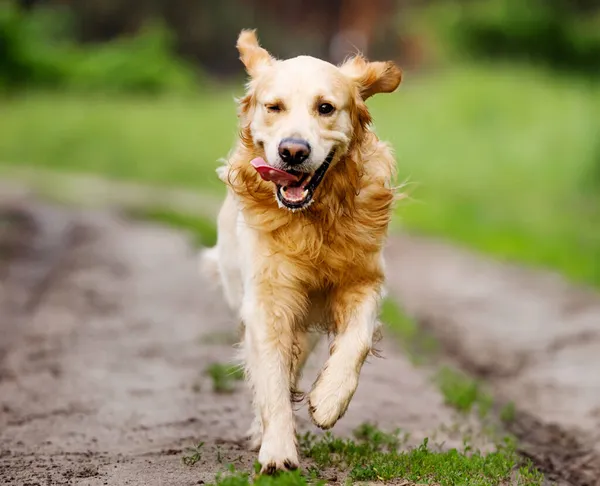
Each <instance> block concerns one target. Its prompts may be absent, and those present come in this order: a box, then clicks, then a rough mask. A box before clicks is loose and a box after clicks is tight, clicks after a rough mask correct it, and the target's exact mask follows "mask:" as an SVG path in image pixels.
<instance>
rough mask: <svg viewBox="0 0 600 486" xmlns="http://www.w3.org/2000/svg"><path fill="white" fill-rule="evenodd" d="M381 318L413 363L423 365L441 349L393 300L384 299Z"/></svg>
mask: <svg viewBox="0 0 600 486" xmlns="http://www.w3.org/2000/svg"><path fill="white" fill-rule="evenodd" d="M380 316H381V321H382V322H384V323H385V324H386V325H387V326H388V327H389V328H390V329H391V330H392V332H393V333H394V334H396V336H398V338H399V339H400V342H401V344H402V346H403V347H404V349H405V350H406V352H407V353H408V355H409V356H410V359H411V360H412V361H413V363H415V364H422V363H423V362H426V361H427V360H428V359H430V358H431V357H432V356H433V355H435V353H436V351H437V350H438V348H439V343H438V342H437V341H436V339H435V338H434V337H433V336H431V335H430V334H428V333H427V332H425V330H423V329H422V328H421V327H419V325H418V324H417V323H415V321H414V320H412V319H411V318H409V317H408V316H407V315H406V314H405V313H404V312H403V311H402V309H401V308H400V307H399V306H398V304H396V302H394V301H393V300H392V299H390V298H386V299H384V301H383V303H382V306H381V314H380Z"/></svg>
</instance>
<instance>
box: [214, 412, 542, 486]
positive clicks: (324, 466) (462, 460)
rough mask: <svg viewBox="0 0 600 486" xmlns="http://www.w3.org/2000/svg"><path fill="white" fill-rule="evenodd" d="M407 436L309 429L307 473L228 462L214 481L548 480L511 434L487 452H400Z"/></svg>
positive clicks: (233, 484) (535, 484)
mask: <svg viewBox="0 0 600 486" xmlns="http://www.w3.org/2000/svg"><path fill="white" fill-rule="evenodd" d="M407 439H408V437H407V436H403V435H402V433H401V432H400V431H396V432H394V433H386V432H383V431H381V430H379V429H378V428H377V427H376V426H374V425H372V424H368V423H367V424H363V425H361V426H360V427H359V428H357V429H356V430H355V431H354V439H341V438H336V437H334V436H333V435H332V434H331V433H329V432H328V433H326V434H324V435H323V436H321V437H317V436H316V435H314V434H311V433H306V434H304V435H303V436H301V437H300V438H299V443H300V448H301V451H302V454H303V456H304V457H305V458H306V460H307V461H309V462H310V464H309V465H307V467H306V469H305V472H304V473H301V472H300V471H293V472H283V473H280V474H278V475H276V476H272V477H271V476H259V475H258V473H259V471H260V465H258V463H256V464H255V467H254V471H253V472H254V478H253V477H252V475H251V474H249V473H244V472H240V471H236V470H235V468H234V467H233V466H229V468H228V471H229V472H228V473H227V474H219V475H217V477H216V481H215V483H214V485H215V486H245V485H249V484H257V485H265V486H266V485H281V486H287V485H289V486H292V485H307V484H311V485H312V484H318V485H322V484H325V482H324V481H323V472H324V471H330V472H331V470H332V469H335V470H337V471H339V472H341V473H342V474H344V475H346V474H347V477H346V480H345V482H346V484H352V483H355V482H363V481H384V482H387V481H394V482H397V481H399V480H400V481H403V484H405V483H404V481H405V482H406V484H408V482H410V484H438V485H441V486H451V485H452V486H454V485H469V486H496V485H499V484H506V483H507V482H509V481H515V480H516V481H517V484H519V485H522V486H540V485H541V484H542V481H543V477H542V475H541V474H540V473H539V472H538V471H537V470H536V469H535V468H534V467H533V466H532V464H531V462H526V463H522V462H521V461H520V458H519V456H518V455H517V453H516V447H515V442H514V441H513V440H512V439H509V438H505V439H504V440H503V441H502V442H501V443H499V445H498V446H497V449H496V451H494V452H491V453H488V454H483V453H481V452H480V451H477V450H473V449H472V448H471V447H470V446H469V445H468V444H467V443H465V446H464V448H463V450H460V451H459V450H458V449H451V450H449V451H437V450H432V449H431V448H430V446H429V441H428V439H425V440H424V441H423V443H422V444H421V445H420V446H419V447H416V448H411V449H408V450H404V451H402V450H399V449H401V448H403V447H405V443H406V441H407ZM336 481H337V477H336Z"/></svg>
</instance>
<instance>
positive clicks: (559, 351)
mask: <svg viewBox="0 0 600 486" xmlns="http://www.w3.org/2000/svg"><path fill="white" fill-rule="evenodd" d="M387 250H388V253H387V256H388V258H387V262H388V265H389V274H388V284H389V286H390V288H391V293H392V295H394V297H396V298H397V299H399V300H400V301H401V302H403V304H404V307H405V309H406V310H407V311H408V312H409V313H410V314H412V315H413V316H415V317H416V318H417V319H418V320H419V321H420V322H421V324H422V325H423V326H424V327H426V328H427V329H429V330H430V331H431V332H432V333H433V334H434V335H435V336H436V337H437V338H438V339H440V340H441V341H442V343H443V347H444V349H445V351H446V353H447V355H449V356H450V357H451V358H452V359H453V360H454V361H455V363H457V364H458V365H459V366H460V367H462V368H463V369H466V370H468V371H469V372H470V373H472V374H474V375H477V376H479V377H481V378H483V379H485V381H486V382H487V383H488V384H489V385H490V386H491V389H492V390H493V393H494V395H495V397H496V398H497V399H499V400H501V401H506V402H508V401H512V402H514V403H515V404H516V419H517V420H516V421H515V422H514V423H513V424H512V429H513V432H514V433H516V435H517V436H518V437H519V438H520V440H521V447H522V449H523V453H524V454H526V455H529V456H530V457H532V458H533V459H534V460H535V462H536V463H537V464H538V465H540V466H542V467H543V469H544V470H545V472H547V473H548V476H549V477H551V478H559V479H563V480H566V481H569V482H571V483H572V484H578V485H582V486H598V485H600V295H598V293H596V292H594V291H592V290H590V289H585V288H578V287H576V286H574V285H572V284H571V283H568V282H566V281H565V280H564V279H563V278H561V277H560V276H558V275H555V274H551V273H547V272H542V271H539V270H535V271H534V270H532V269H527V268H519V267H515V266H511V265H507V264H501V263H499V262H494V261H490V260H489V259H485V258H482V257H479V256H477V255H473V254H472V253H470V252H467V251H464V250H461V249H457V248H454V247H452V246H449V245H447V244H443V243H441V242H435V241H431V240H428V239H425V238H418V237H409V236H401V237H395V238H393V239H392V240H391V241H390V245H389V246H388V249H387Z"/></svg>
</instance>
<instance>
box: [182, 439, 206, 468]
mask: <svg viewBox="0 0 600 486" xmlns="http://www.w3.org/2000/svg"><path fill="white" fill-rule="evenodd" d="M203 446H204V442H199V443H198V445H196V446H195V447H188V448H187V449H186V452H187V454H186V455H184V456H183V457H182V458H181V462H183V463H184V464H185V465H186V466H193V465H194V464H196V463H197V462H198V461H199V460H200V459H202V447H203Z"/></svg>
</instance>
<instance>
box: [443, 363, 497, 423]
mask: <svg viewBox="0 0 600 486" xmlns="http://www.w3.org/2000/svg"><path fill="white" fill-rule="evenodd" d="M437 383H438V385H439V387H440V390H441V392H442V395H444V400H445V402H446V404H447V405H450V406H452V407H454V408H456V409H457V410H458V411H459V412H462V413H469V412H470V411H471V410H472V409H473V407H474V406H475V405H477V407H478V409H479V415H480V416H481V417H482V418H483V417H485V416H486V415H487V413H488V412H489V410H490V408H491V407H492V404H493V401H492V397H491V396H490V395H488V394H487V393H485V392H484V391H483V390H481V386H480V384H479V383H478V382H477V381H475V380H473V379H471V378H469V377H468V376H466V375H465V374H463V373H461V372H459V371H456V370H453V369H452V368H449V367H447V366H445V367H443V368H441V369H440V370H439V372H438V374H437Z"/></svg>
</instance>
